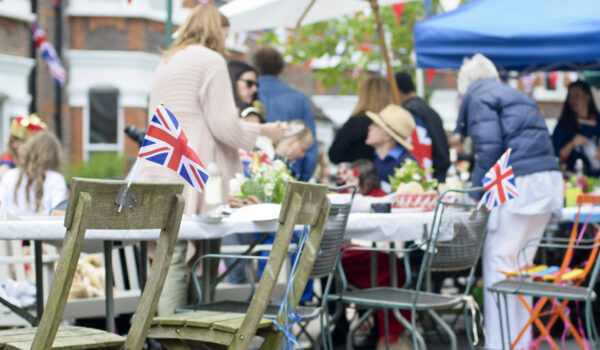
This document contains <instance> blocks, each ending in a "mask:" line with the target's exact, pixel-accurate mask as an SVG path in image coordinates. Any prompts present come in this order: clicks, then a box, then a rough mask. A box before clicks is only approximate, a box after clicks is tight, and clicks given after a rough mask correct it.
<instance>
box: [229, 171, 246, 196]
mask: <svg viewBox="0 0 600 350" xmlns="http://www.w3.org/2000/svg"><path fill="white" fill-rule="evenodd" d="M245 180H246V179H245V178H244V175H242V174H236V175H235V177H234V178H232V179H231V180H229V192H230V193H232V194H235V193H240V192H241V191H242V183H244V181H245Z"/></svg>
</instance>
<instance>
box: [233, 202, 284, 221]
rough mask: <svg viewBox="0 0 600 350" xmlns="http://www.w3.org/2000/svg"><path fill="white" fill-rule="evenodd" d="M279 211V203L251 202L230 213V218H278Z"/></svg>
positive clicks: (266, 219) (259, 219)
mask: <svg viewBox="0 0 600 350" xmlns="http://www.w3.org/2000/svg"><path fill="white" fill-rule="evenodd" d="M280 211H281V205H280V204H273V203H261V204H252V205H247V206H245V207H241V208H240V209H238V210H236V211H234V212H233V213H231V216H230V217H231V218H232V219H237V220H250V221H271V220H277V219H278V218H279V212H280Z"/></svg>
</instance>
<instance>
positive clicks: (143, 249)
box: [140, 241, 148, 292]
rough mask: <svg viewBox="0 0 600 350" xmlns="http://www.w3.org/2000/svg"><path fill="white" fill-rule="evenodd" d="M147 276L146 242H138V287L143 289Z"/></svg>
mask: <svg viewBox="0 0 600 350" xmlns="http://www.w3.org/2000/svg"><path fill="white" fill-rule="evenodd" d="M147 277H148V242H146V241H141V242H140V289H141V290H142V292H143V291H144V287H145V286H146V278H147Z"/></svg>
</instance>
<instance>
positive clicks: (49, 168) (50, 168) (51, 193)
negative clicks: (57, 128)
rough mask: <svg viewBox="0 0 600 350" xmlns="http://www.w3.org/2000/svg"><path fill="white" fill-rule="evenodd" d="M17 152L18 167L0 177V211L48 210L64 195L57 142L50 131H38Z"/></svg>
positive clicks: (16, 213) (11, 212) (10, 213)
mask: <svg viewBox="0 0 600 350" xmlns="http://www.w3.org/2000/svg"><path fill="white" fill-rule="evenodd" d="M21 152H22V153H21V154H20V156H19V159H20V164H19V167H18V168H14V169H11V170H9V171H7V172H6V174H5V175H4V176H3V177H2V179H1V180H0V214H9V215H28V214H49V212H50V210H51V209H52V208H54V207H55V206H56V205H57V204H59V203H60V202H61V201H63V200H64V199H65V198H66V195H67V186H66V182H65V178H64V177H63V176H62V175H61V174H60V173H59V172H58V169H59V166H60V154H61V147H60V143H59V141H58V139H57V138H56V136H54V134H52V133H50V132H48V131H41V132H38V133H37V134H35V135H34V136H32V137H31V138H29V139H28V140H27V142H26V143H25V144H24V145H23V147H22V149H21Z"/></svg>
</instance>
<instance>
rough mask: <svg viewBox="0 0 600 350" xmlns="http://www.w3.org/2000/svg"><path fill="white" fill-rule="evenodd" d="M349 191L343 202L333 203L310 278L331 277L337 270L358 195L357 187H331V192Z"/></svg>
mask: <svg viewBox="0 0 600 350" xmlns="http://www.w3.org/2000/svg"><path fill="white" fill-rule="evenodd" d="M346 190H347V191H349V193H348V194H347V195H344V197H345V198H343V200H344V201H343V202H341V203H337V202H335V203H333V202H332V203H331V209H330V210H329V216H328V217H327V223H325V232H324V233H323V239H321V246H320V251H319V255H318V256H317V260H316V261H315V263H314V265H313V269H312V272H311V273H310V278H319V277H324V276H327V275H329V274H330V273H332V272H333V270H334V268H335V261H336V258H337V256H338V254H339V253H340V247H341V246H342V243H343V241H344V234H345V233H346V224H347V223H348V216H349V215H350V209H351V207H352V200H353V199H354V194H355V193H356V187H355V186H341V187H330V188H329V191H331V192H342V191H346Z"/></svg>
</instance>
